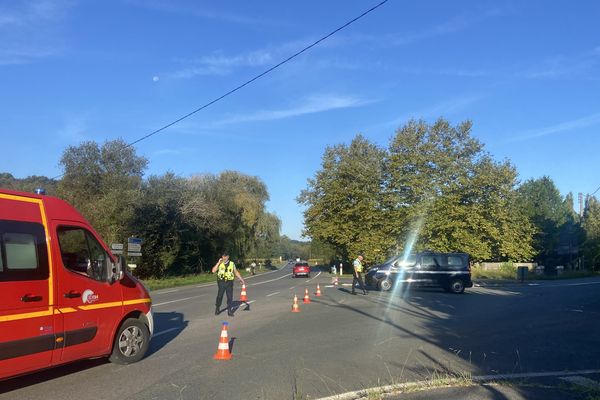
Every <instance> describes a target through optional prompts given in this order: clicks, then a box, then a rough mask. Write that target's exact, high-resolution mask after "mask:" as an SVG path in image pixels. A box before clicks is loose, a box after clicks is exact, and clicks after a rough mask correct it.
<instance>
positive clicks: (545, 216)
mask: <svg viewBox="0 0 600 400" xmlns="http://www.w3.org/2000/svg"><path fill="white" fill-rule="evenodd" d="M518 192H519V204H520V206H521V209H522V210H523V212H524V213H525V215H527V217H528V218H529V220H530V221H531V223H532V224H533V225H534V227H535V234H534V241H533V247H534V250H535V258H536V260H537V261H538V262H540V263H542V264H555V263H556V262H557V261H556V259H557V248H558V246H559V244H560V238H561V230H562V228H563V226H564V225H565V224H566V223H567V222H568V220H569V217H571V219H572V220H573V219H574V218H575V217H574V216H573V214H574V212H573V204H572V197H571V200H570V204H569V200H568V199H563V198H562V196H561V194H560V192H559V190H558V188H557V187H556V185H555V184H554V182H553V181H552V179H550V178H549V177H548V176H544V177H542V178H539V179H529V180H527V181H526V182H524V183H523V184H522V185H521V186H520V187H519V189H518Z"/></svg>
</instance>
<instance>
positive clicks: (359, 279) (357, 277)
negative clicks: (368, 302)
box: [352, 272, 367, 293]
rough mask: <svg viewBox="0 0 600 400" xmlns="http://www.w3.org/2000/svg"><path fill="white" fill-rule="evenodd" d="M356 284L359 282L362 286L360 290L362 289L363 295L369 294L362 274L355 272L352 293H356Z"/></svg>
mask: <svg viewBox="0 0 600 400" xmlns="http://www.w3.org/2000/svg"><path fill="white" fill-rule="evenodd" d="M356 282H358V284H359V285H360V288H361V289H362V291H363V293H367V290H366V289H365V283H364V282H363V279H362V274H361V273H360V272H355V273H354V275H353V276H352V293H356V291H355V289H354V285H356Z"/></svg>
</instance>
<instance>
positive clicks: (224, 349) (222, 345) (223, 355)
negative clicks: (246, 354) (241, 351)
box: [213, 322, 231, 360]
mask: <svg viewBox="0 0 600 400" xmlns="http://www.w3.org/2000/svg"><path fill="white" fill-rule="evenodd" d="M227 325H229V324H228V323H227V322H223V328H222V329H221V337H220V338H219V347H217V352H216V354H215V355H214V356H213V358H214V359H215V360H231V352H230V351H229V340H227V339H228V337H227Z"/></svg>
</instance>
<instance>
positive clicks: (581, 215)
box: [578, 192, 583, 218]
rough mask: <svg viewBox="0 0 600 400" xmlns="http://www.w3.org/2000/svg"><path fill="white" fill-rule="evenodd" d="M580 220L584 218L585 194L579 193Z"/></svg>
mask: <svg viewBox="0 0 600 400" xmlns="http://www.w3.org/2000/svg"><path fill="white" fill-rule="evenodd" d="M578 198H579V218H582V217H583V193H581V192H579V196H578Z"/></svg>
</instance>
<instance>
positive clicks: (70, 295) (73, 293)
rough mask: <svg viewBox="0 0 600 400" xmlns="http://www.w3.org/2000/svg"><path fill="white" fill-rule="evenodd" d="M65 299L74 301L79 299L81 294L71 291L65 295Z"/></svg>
mask: <svg viewBox="0 0 600 400" xmlns="http://www.w3.org/2000/svg"><path fill="white" fill-rule="evenodd" d="M65 297H66V298H67V299H76V298H77V297H81V293H79V292H75V291H73V290H71V291H70V292H69V293H65Z"/></svg>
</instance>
